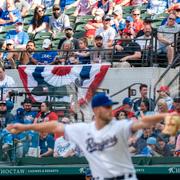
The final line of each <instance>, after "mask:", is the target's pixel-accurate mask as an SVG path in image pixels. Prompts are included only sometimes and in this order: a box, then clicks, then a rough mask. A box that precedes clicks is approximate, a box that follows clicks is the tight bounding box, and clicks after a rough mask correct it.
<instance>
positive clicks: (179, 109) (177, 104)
mask: <svg viewBox="0 0 180 180" xmlns="http://www.w3.org/2000/svg"><path fill="white" fill-rule="evenodd" d="M170 112H176V113H178V114H180V97H179V96H178V95H176V96H175V97H174V98H173V110H171V111H170Z"/></svg>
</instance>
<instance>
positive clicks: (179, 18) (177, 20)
mask: <svg viewBox="0 0 180 180" xmlns="http://www.w3.org/2000/svg"><path fill="white" fill-rule="evenodd" d="M166 23H167V18H165V19H163V21H162V23H161V26H162V25H165V24H166ZM176 23H177V24H180V17H176Z"/></svg>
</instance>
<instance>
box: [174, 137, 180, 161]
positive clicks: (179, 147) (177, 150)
mask: <svg viewBox="0 0 180 180" xmlns="http://www.w3.org/2000/svg"><path fill="white" fill-rule="evenodd" d="M174 154H175V156H177V157H180V134H179V135H178V136H177V139H176V147H175V152H174Z"/></svg>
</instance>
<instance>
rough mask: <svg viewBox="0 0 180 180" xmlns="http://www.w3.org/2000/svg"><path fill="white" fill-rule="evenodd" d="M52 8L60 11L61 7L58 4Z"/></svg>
mask: <svg viewBox="0 0 180 180" xmlns="http://www.w3.org/2000/svg"><path fill="white" fill-rule="evenodd" d="M52 8H53V10H54V9H60V6H59V5H58V4H54V5H53V7H52Z"/></svg>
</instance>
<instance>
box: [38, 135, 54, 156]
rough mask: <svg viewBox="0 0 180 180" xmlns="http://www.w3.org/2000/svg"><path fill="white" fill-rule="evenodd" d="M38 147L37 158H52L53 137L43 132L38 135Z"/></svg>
mask: <svg viewBox="0 0 180 180" xmlns="http://www.w3.org/2000/svg"><path fill="white" fill-rule="evenodd" d="M39 147H40V155H39V158H42V157H49V156H53V150H54V139H53V136H52V135H50V134H48V133H44V132H42V133H40V134H39Z"/></svg>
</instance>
